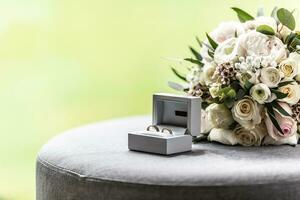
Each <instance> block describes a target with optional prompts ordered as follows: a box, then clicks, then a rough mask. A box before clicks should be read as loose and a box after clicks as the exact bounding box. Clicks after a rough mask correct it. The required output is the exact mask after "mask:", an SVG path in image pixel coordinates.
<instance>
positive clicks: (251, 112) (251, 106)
mask: <svg viewBox="0 0 300 200" xmlns="http://www.w3.org/2000/svg"><path fill="white" fill-rule="evenodd" d="M261 110H262V109H261V105H258V104H257V102H256V101H254V100H252V98H251V97H249V96H246V97H244V98H243V99H241V100H239V101H236V102H235V103H234V106H233V108H232V110H231V111H232V115H233V119H234V120H235V121H236V122H238V123H239V124H240V125H241V126H243V127H244V128H246V129H248V130H249V129H253V128H255V126H256V125H257V124H260V123H261Z"/></svg>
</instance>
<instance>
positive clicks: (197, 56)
mask: <svg viewBox="0 0 300 200" xmlns="http://www.w3.org/2000/svg"><path fill="white" fill-rule="evenodd" d="M189 48H190V51H191V52H192V54H193V55H194V56H195V58H196V59H197V60H199V61H202V59H203V58H202V56H201V55H200V53H198V51H196V50H195V49H194V48H193V47H189Z"/></svg>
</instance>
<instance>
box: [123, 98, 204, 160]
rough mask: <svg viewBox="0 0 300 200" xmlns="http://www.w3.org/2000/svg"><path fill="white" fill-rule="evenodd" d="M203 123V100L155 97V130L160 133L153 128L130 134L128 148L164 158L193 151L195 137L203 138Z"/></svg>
mask: <svg viewBox="0 0 300 200" xmlns="http://www.w3.org/2000/svg"><path fill="white" fill-rule="evenodd" d="M200 119H201V99H200V98H199V97H193V96H183V95H174V94H162V93H158V94H154V95H153V113H152V127H153V126H154V128H156V129H157V128H158V129H159V131H157V130H155V129H150V127H151V126H150V127H149V129H148V130H147V127H145V130H141V131H134V132H130V133H128V148H129V149H130V150H135V151H143V152H149V153H157V154H164V155H170V154H176V153H181V152H187V151H191V150H192V136H197V135H199V134H200ZM149 125H151V124H149ZM163 129H164V130H165V131H163V132H161V130H163ZM166 130H167V131H166Z"/></svg>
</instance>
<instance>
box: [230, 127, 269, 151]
mask: <svg viewBox="0 0 300 200" xmlns="http://www.w3.org/2000/svg"><path fill="white" fill-rule="evenodd" d="M266 132H267V131H266V127H265V125H264V124H260V125H257V126H256V127H254V128H252V129H245V128H244V127H242V126H238V127H237V128H235V129H234V135H235V136H236V137H237V141H238V144H240V145H242V146H260V145H261V143H262V140H263V138H264V136H265V135H266Z"/></svg>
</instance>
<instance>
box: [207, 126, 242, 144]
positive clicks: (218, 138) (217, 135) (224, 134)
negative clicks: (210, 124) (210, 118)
mask: <svg viewBox="0 0 300 200" xmlns="http://www.w3.org/2000/svg"><path fill="white" fill-rule="evenodd" d="M207 139H208V141H212V142H219V143H222V144H227V145H236V144H237V143H238V141H237V137H236V136H235V135H234V134H233V131H232V130H226V129H220V128H214V129H212V130H211V131H210V133H209V135H208V138H207Z"/></svg>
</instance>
